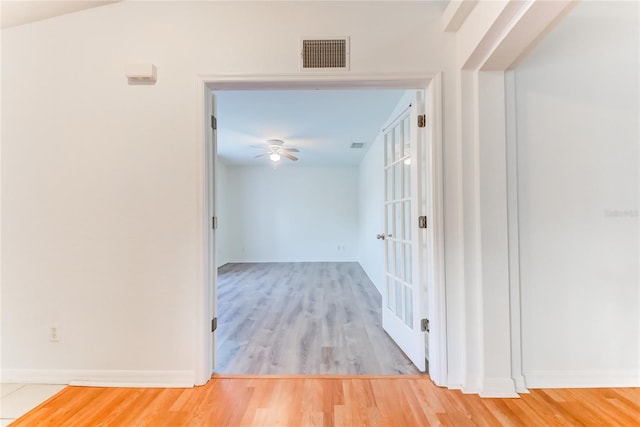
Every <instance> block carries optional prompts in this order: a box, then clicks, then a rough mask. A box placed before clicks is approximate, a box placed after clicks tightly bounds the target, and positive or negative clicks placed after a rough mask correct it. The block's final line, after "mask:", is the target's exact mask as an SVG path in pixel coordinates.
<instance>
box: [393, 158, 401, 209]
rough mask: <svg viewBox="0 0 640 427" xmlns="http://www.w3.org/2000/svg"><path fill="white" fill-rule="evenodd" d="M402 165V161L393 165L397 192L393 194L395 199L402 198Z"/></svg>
mask: <svg viewBox="0 0 640 427" xmlns="http://www.w3.org/2000/svg"><path fill="white" fill-rule="evenodd" d="M402 165H403V163H402V162H400V163H396V164H395V165H393V173H394V175H395V176H394V181H395V193H394V194H393V200H400V199H401V198H402Z"/></svg>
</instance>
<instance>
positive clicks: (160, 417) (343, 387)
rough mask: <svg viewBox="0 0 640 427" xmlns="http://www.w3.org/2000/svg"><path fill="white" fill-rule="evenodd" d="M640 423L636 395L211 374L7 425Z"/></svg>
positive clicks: (50, 403)
mask: <svg viewBox="0 0 640 427" xmlns="http://www.w3.org/2000/svg"><path fill="white" fill-rule="evenodd" d="M551 396H553V397H551ZM638 421H640V388H630V389H564V390H531V394H525V395H522V396H521V399H482V398H480V397H478V396H477V395H465V394H462V393H461V392H460V391H459V390H446V389H443V388H438V387H436V386H435V385H434V384H433V383H432V382H431V381H430V380H429V378H428V377H425V376H414V377H410V376H407V377H401V376H400V377H389V378H386V377H372V378H369V377H355V376H346V377H339V376H330V377H320V376H317V377H304V376H292V377H288V378H287V377H283V376H282V377H232V378H224V377H216V376H214V377H213V378H212V379H211V381H209V383H207V384H206V385H204V386H201V387H195V388H190V389H157V388H156V389H131V388H93V387H67V388H65V389H64V390H62V391H61V392H60V393H58V394H57V395H56V396H54V397H52V398H51V399H49V400H47V401H46V402H44V403H43V404H42V405H40V406H38V407H37V408H35V409H34V410H33V411H31V412H29V413H27V414H26V415H24V416H23V417H22V418H20V419H18V420H16V421H15V422H14V423H13V424H12V426H13V427H24V426H37V425H51V426H105V427H108V426H115V427H120V426H123V427H129V426H141V427H145V426H149V427H156V426H203V427H205V426H261V427H262V426H295V427H298V426H404V427H411V426H427V425H450V426H456V427H457V426H482V427H484V426H494V425H495V426H532V425H533V426H599V427H600V426H633V427H637V426H638V425H639V423H638Z"/></svg>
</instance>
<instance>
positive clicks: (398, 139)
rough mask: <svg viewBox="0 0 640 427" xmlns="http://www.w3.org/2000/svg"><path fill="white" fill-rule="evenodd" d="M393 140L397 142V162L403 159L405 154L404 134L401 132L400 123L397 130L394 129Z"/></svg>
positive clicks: (395, 151)
mask: <svg viewBox="0 0 640 427" xmlns="http://www.w3.org/2000/svg"><path fill="white" fill-rule="evenodd" d="M393 139H394V142H395V150H394V153H395V156H396V157H395V160H399V159H401V158H402V156H403V154H404V148H403V144H404V141H403V140H402V134H401V130H400V123H399V124H397V125H396V127H395V128H393Z"/></svg>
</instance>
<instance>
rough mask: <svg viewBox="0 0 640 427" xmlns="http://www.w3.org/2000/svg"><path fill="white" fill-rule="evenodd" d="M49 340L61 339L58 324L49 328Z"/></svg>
mask: <svg viewBox="0 0 640 427" xmlns="http://www.w3.org/2000/svg"><path fill="white" fill-rule="evenodd" d="M49 341H51V342H58V341H60V334H59V333H58V327H57V326H56V325H52V326H51V327H50V328H49Z"/></svg>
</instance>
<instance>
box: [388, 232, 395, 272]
mask: <svg viewBox="0 0 640 427" xmlns="http://www.w3.org/2000/svg"><path fill="white" fill-rule="evenodd" d="M386 245H387V271H388V272H389V273H391V274H393V257H394V256H395V255H394V254H395V248H394V247H393V242H391V241H389V240H387V243H386Z"/></svg>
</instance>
